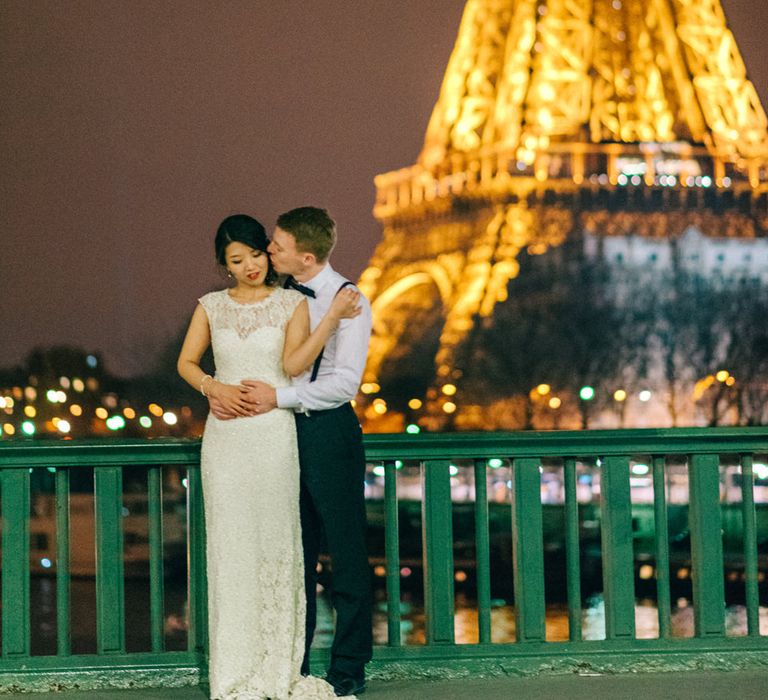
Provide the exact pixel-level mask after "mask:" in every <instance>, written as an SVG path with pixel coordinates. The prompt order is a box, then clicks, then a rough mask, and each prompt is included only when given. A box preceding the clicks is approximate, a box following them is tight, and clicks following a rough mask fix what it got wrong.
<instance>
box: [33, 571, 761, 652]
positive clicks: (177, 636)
mask: <svg viewBox="0 0 768 700" xmlns="http://www.w3.org/2000/svg"><path fill="white" fill-rule="evenodd" d="M70 595H71V611H72V613H71V629H72V652H73V653H75V654H88V653H95V652H96V592H95V586H94V581H93V579H90V578H80V579H72V581H71V594H70ZM186 595H187V593H186V585H185V584H184V583H183V582H181V581H176V582H174V581H173V580H169V581H166V585H165V621H166V622H165V644H166V649H168V650H182V649H185V648H186V644H187V633H186V626H185V618H186ZM31 597H32V606H31V614H32V653H33V654H35V655H40V654H55V653H56V583H55V580H54V579H51V578H47V577H33V578H32V580H31ZM400 607H401V623H400V630H401V643H402V644H410V645H418V644H424V643H425V632H424V630H425V625H424V606H423V603H422V602H421V601H420V600H418V599H417V598H416V597H411V598H408V597H405V596H404V598H403V601H402V602H401V606H400ZM125 608H126V611H127V617H128V616H129V617H128V619H129V620H130V622H129V623H128V624H126V647H127V649H128V651H129V652H138V651H148V650H149V649H150V648H151V646H150V627H149V624H150V621H149V581H148V580H146V579H138V580H136V579H128V580H126V583H125ZM581 622H582V632H583V638H584V639H586V640H592V639H605V606H604V603H603V598H602V596H600V595H596V596H593V597H592V598H591V599H590V600H589V601H587V603H586V604H585V605H584V608H583V610H582V615H581ZM635 625H636V629H637V638H638V639H653V638H656V637H658V636H659V625H658V616H657V612H656V604H655V602H654V601H652V600H638V601H637V603H636V605H635ZM725 625H726V634H727V635H729V636H740V635H746V633H747V616H746V609H745V607H744V606H743V605H732V606H729V607H728V608H726V617H725ZM671 630H672V635H673V636H674V637H692V636H693V633H694V621H693V606H692V604H690V603H689V601H688V600H687V599H685V598H679V599H678V600H677V601H676V604H675V606H674V607H673V609H672V619H671ZM760 633H761V634H768V607H761V608H760ZM373 634H374V643H375V644H381V645H384V644H386V643H387V606H386V601H385V600H384V599H383V596H381V595H380V599H379V600H378V601H377V602H376V604H375V607H374V611H373ZM455 634H456V642H457V643H458V644H475V643H477V642H478V624H477V603H476V601H474V600H472V599H471V598H469V597H467V596H464V595H462V594H459V595H457V596H456V615H455ZM546 635H547V640H548V641H552V642H557V641H567V640H568V608H567V606H565V605H563V604H550V605H548V606H547V619H546ZM332 639H333V612H332V610H331V607H330V600H329V595H328V593H327V591H322V592H321V594H320V596H319V599H318V625H317V634H316V636H315V640H314V646H315V647H330V646H331V642H332ZM491 639H492V641H493V642H514V641H515V609H514V606H512V605H509V604H508V603H507V602H506V601H503V600H495V601H493V602H492V609H491Z"/></svg>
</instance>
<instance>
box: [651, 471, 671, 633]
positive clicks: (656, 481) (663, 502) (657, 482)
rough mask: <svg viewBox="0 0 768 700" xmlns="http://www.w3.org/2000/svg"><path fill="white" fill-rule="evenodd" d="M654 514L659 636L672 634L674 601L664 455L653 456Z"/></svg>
mask: <svg viewBox="0 0 768 700" xmlns="http://www.w3.org/2000/svg"><path fill="white" fill-rule="evenodd" d="M653 515H654V522H655V524H656V527H655V528H654V545H655V549H656V608H657V614H658V618H659V637H661V638H662V639H667V638H668V637H669V636H670V635H671V634H672V630H671V621H672V601H671V599H670V591H669V523H668V519H667V492H666V483H665V479H664V457H654V458H653Z"/></svg>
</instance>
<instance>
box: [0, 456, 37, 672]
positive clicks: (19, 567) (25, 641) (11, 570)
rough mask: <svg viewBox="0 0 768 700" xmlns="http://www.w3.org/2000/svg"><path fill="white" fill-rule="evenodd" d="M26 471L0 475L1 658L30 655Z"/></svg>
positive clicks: (10, 470) (27, 489) (7, 472)
mask: <svg viewBox="0 0 768 700" xmlns="http://www.w3.org/2000/svg"><path fill="white" fill-rule="evenodd" d="M29 471H30V470H29V469H26V468H21V469H5V470H3V471H2V472H1V474H2V513H3V536H2V542H3V592H2V601H3V623H2V633H3V656H5V657H23V656H29V652H30V617H29V512H30V511H29V506H30V499H29Z"/></svg>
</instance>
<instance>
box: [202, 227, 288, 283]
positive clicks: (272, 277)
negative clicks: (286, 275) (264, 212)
mask: <svg viewBox="0 0 768 700" xmlns="http://www.w3.org/2000/svg"><path fill="white" fill-rule="evenodd" d="M235 242H237V243H243V244H244V245H247V246H248V247H249V248H253V249H254V250H261V251H262V252H263V253H264V254H265V255H267V260H268V261H269V268H268V270H267V276H266V279H265V280H264V284H266V285H268V286H270V287H273V286H275V285H276V284H277V273H276V272H275V270H274V268H273V267H272V261H271V260H270V259H269V254H268V253H267V246H268V245H269V238H267V232H266V231H265V230H264V227H263V226H262V225H261V224H260V223H259V222H258V221H256V219H254V218H253V217H252V216H248V215H247V214H233V215H232V216H228V217H227V218H226V219H224V221H222V222H221V223H220V224H219V229H218V231H216V240H215V242H214V245H215V248H216V262H217V263H219V265H222V266H223V267H226V265H227V256H226V252H227V246H228V245H229V244H230V243H235Z"/></svg>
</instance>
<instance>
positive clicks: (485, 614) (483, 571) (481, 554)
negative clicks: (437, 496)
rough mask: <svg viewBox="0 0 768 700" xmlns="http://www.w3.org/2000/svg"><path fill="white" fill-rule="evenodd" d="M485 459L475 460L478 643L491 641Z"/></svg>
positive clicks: (489, 558)
mask: <svg viewBox="0 0 768 700" xmlns="http://www.w3.org/2000/svg"><path fill="white" fill-rule="evenodd" d="M486 464H487V462H486V461H485V460H484V459H476V460H475V560H476V570H475V571H476V576H477V626H478V641H479V642H480V643H481V644H489V643H490V641H491V555H490V535H489V532H488V482H487V480H486Z"/></svg>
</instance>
